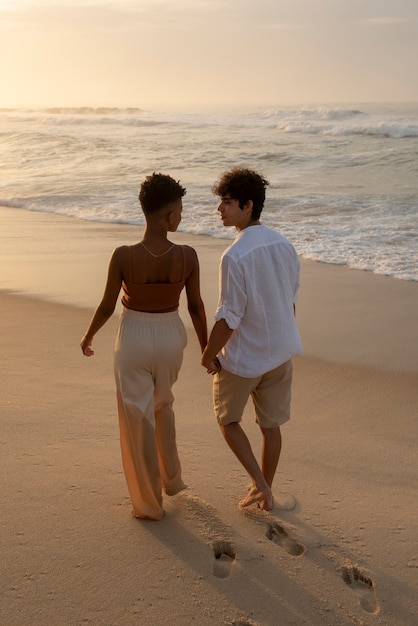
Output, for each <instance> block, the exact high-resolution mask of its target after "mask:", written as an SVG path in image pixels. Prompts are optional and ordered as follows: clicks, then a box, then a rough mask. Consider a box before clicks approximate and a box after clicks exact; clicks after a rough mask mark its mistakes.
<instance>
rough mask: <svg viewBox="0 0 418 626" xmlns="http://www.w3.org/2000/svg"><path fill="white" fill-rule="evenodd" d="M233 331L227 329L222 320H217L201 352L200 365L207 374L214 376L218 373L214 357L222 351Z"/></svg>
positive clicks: (217, 365)
mask: <svg viewBox="0 0 418 626" xmlns="http://www.w3.org/2000/svg"><path fill="white" fill-rule="evenodd" d="M233 332H234V331H233V330H232V328H229V326H228V324H227V323H226V322H225V320H224V319H220V320H218V321H217V322H216V323H215V325H214V327H213V328H212V332H211V334H210V337H209V341H208V345H207V346H206V348H205V349H204V350H203V354H202V358H201V361H200V362H201V363H202V365H203V367H206V369H207V370H208V372H210V373H212V374H214V373H215V372H217V371H219V363H218V362H217V359H216V355H217V354H219V352H220V351H221V350H222V348H223V347H224V345H225V344H226V343H227V341H228V340H229V338H230V337H231V335H232V333H233Z"/></svg>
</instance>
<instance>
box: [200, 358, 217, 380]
mask: <svg viewBox="0 0 418 626" xmlns="http://www.w3.org/2000/svg"><path fill="white" fill-rule="evenodd" d="M201 363H202V365H203V367H205V368H206V371H207V373H208V374H212V376H213V375H214V374H216V373H217V372H220V371H221V364H220V363H219V361H218V359H217V358H215V359H213V360H212V361H207V360H206V359H204V358H203V357H202V360H201Z"/></svg>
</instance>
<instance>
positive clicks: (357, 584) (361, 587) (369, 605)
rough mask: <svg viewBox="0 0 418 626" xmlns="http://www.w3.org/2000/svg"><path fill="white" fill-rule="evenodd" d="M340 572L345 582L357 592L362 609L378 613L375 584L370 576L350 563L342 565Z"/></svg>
mask: <svg viewBox="0 0 418 626" xmlns="http://www.w3.org/2000/svg"><path fill="white" fill-rule="evenodd" d="M340 572H341V578H342V579H343V581H344V582H345V584H346V585H348V586H349V587H351V589H353V590H354V591H355V592H356V593H357V595H358V598H359V603H360V606H361V607H362V609H364V610H365V611H366V612H367V613H373V614H375V613H378V612H379V610H380V606H379V603H378V601H377V599H376V589H375V584H374V582H373V580H372V579H371V578H370V576H369V575H368V574H366V572H364V571H362V570H361V569H359V568H358V567H356V566H351V565H348V566H344V567H342V568H341V570H340Z"/></svg>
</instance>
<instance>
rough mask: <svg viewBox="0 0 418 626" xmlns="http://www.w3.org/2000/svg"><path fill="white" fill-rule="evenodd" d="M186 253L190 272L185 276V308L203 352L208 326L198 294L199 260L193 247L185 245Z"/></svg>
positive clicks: (206, 340) (200, 297)
mask: <svg viewBox="0 0 418 626" xmlns="http://www.w3.org/2000/svg"><path fill="white" fill-rule="evenodd" d="M186 253H187V259H188V264H189V265H190V272H189V274H188V276H187V278H186V296H187V308H188V311H189V314H190V317H191V319H192V323H193V327H194V329H195V331H196V335H197V338H198V340H199V343H200V347H201V350H202V352H203V350H204V349H205V347H206V344H207V342H208V327H207V322H206V313H205V306H204V304H203V300H202V296H201V295H200V270H199V260H198V258H197V254H196V251H195V250H194V249H193V248H190V247H189V246H187V247H186Z"/></svg>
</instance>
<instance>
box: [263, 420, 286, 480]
mask: <svg viewBox="0 0 418 626" xmlns="http://www.w3.org/2000/svg"><path fill="white" fill-rule="evenodd" d="M261 433H262V435H263V447H262V456H261V471H262V472H263V476H264V478H265V479H266V482H267V484H268V485H269V487H270V488H271V486H272V484H273V479H274V476H275V474H276V470H277V465H278V463H279V458H280V452H281V450H282V434H281V432H280V428H279V427H277V428H261Z"/></svg>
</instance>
